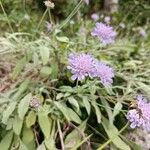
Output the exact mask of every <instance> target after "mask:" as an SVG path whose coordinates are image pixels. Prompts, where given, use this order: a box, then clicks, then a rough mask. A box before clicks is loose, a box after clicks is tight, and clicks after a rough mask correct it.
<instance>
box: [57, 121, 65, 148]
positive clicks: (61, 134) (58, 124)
mask: <svg viewBox="0 0 150 150" xmlns="http://www.w3.org/2000/svg"><path fill="white" fill-rule="evenodd" d="M57 127H58V132H59V137H60V142H61V149H62V150H65V146H64V142H63V133H62V131H61V127H60V123H59V120H57Z"/></svg>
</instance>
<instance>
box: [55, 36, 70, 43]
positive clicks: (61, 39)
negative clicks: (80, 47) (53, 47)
mask: <svg viewBox="0 0 150 150" xmlns="http://www.w3.org/2000/svg"><path fill="white" fill-rule="evenodd" d="M56 39H57V40H58V41H59V42H63V43H69V38H67V37H66V36H62V37H58V36H56Z"/></svg>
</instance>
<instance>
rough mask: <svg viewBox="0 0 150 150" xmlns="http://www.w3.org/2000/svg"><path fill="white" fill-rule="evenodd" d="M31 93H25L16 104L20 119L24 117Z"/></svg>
mask: <svg viewBox="0 0 150 150" xmlns="http://www.w3.org/2000/svg"><path fill="white" fill-rule="evenodd" d="M31 97H32V95H31V93H29V94H27V95H26V96H25V97H24V98H23V99H22V100H21V101H20V103H19V105H18V115H19V118H20V119H22V120H23V119H24V116H25V114H26V113H27V111H28V109H29V104H30V100H31Z"/></svg>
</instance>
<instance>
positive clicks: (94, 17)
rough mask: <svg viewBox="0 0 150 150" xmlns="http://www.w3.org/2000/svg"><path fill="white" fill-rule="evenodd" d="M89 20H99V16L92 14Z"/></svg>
mask: <svg viewBox="0 0 150 150" xmlns="http://www.w3.org/2000/svg"><path fill="white" fill-rule="evenodd" d="M91 18H92V19H93V20H94V21H97V20H99V15H98V14H96V13H93V14H92V15H91Z"/></svg>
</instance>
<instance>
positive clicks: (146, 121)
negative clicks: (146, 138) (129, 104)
mask: <svg viewBox="0 0 150 150" xmlns="http://www.w3.org/2000/svg"><path fill="white" fill-rule="evenodd" d="M136 102H137V108H135V109H132V110H129V112H128V114H127V119H128V120H129V122H131V125H130V127H131V128H136V127H140V126H141V127H142V128H143V129H144V130H146V131H150V103H147V99H145V98H144V97H143V96H142V95H138V96H137V98H136Z"/></svg>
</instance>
